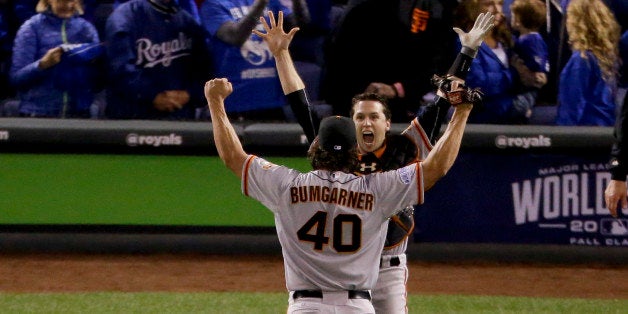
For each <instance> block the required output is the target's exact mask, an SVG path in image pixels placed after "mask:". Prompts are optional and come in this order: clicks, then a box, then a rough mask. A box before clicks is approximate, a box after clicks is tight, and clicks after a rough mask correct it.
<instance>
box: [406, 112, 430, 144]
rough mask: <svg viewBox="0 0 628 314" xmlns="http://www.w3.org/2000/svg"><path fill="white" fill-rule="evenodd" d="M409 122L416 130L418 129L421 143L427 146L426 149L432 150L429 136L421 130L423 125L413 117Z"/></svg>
mask: <svg viewBox="0 0 628 314" xmlns="http://www.w3.org/2000/svg"><path fill="white" fill-rule="evenodd" d="M411 124H412V126H413V127H414V128H415V129H416V130H417V131H419V134H420V135H421V140H422V141H423V144H425V146H427V149H429V150H432V148H433V146H432V143H430V138H429V137H428V136H427V134H426V133H425V131H424V130H423V127H422V126H421V124H420V123H419V119H417V118H414V119H413V120H412V122H411Z"/></svg>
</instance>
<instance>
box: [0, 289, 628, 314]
mask: <svg viewBox="0 0 628 314" xmlns="http://www.w3.org/2000/svg"><path fill="white" fill-rule="evenodd" d="M408 305H409V308H410V313H628V300H599V299H556V298H523V297H489V296H457V295H438V296H424V295H410V298H409V304H408ZM286 308H287V293H238V292H207V293H166V292H164V293H123V292H99V293H37V294H30V293H24V294H20V293H4V294H0V312H2V313H89V314H97V313H260V314H262V313H285V311H286Z"/></svg>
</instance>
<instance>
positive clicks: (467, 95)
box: [258, 12, 493, 313]
mask: <svg viewBox="0 0 628 314" xmlns="http://www.w3.org/2000/svg"><path fill="white" fill-rule="evenodd" d="M260 20H262V22H263V25H264V26H265V30H266V33H265V34H264V33H261V32H258V35H259V36H260V37H262V38H263V39H264V40H265V41H266V42H267V43H268V46H269V48H270V50H271V52H273V54H274V56H275V60H276V66H277V70H278V73H279V78H280V80H281V83H282V88H283V90H284V94H286V96H287V97H288V99H289V102H290V104H291V106H292V109H293V111H294V112H295V113H296V116H297V118H298V120H299V123H300V124H301V126H302V127H303V130H304V132H305V134H306V135H307V137H308V139H309V140H310V141H311V140H313V139H314V137H315V136H316V133H315V130H316V126H317V125H318V118H317V117H316V116H315V115H314V114H312V111H311V110H310V104H309V101H308V100H307V96H306V94H305V90H304V88H305V85H304V83H303V81H302V79H301V78H300V76H299V74H298V73H297V71H296V69H295V67H294V64H293V62H292V59H291V57H290V53H289V51H288V47H289V44H290V42H291V40H292V38H293V36H294V34H295V33H296V32H297V30H298V28H293V29H292V30H290V32H289V33H288V34H286V33H285V32H284V31H283V13H282V12H279V16H278V19H277V21H275V19H274V15H273V14H272V12H269V22H270V25H269V24H268V23H267V22H266V21H265V20H263V19H260ZM492 25H493V17H492V15H491V14H489V13H486V14H481V15H480V16H479V17H478V19H477V20H476V23H475V25H474V27H473V28H472V29H471V30H470V31H469V33H465V32H463V31H462V30H460V29H454V30H455V31H456V32H457V33H458V35H459V37H460V39H461V42H462V44H463V48H462V50H461V52H460V54H459V55H458V57H457V58H456V61H455V62H454V64H453V65H452V66H451V68H450V70H449V71H448V74H447V76H446V77H442V78H441V77H435V83H436V84H437V86H438V96H437V97H436V99H435V101H434V102H433V103H431V104H429V105H428V106H427V107H426V108H425V110H423V111H422V113H421V115H420V116H419V117H418V118H417V119H414V120H413V121H412V122H411V123H410V126H409V127H408V128H407V129H406V130H405V131H404V132H403V133H402V134H400V135H391V134H389V130H390V126H391V124H390V117H391V115H390V110H389V109H388V107H387V101H386V99H385V98H382V97H380V96H378V95H376V94H360V95H357V96H356V97H354V99H353V104H352V110H351V117H352V118H353V120H354V122H355V124H356V132H357V134H358V135H360V136H358V138H357V142H358V152H359V153H360V155H359V159H360V162H359V167H358V168H357V169H356V173H357V174H369V173H373V172H380V171H386V170H392V169H397V168H400V167H402V166H404V165H407V164H410V163H412V162H416V161H417V160H423V159H425V158H426V156H427V154H428V153H429V152H430V151H431V150H432V144H433V143H434V142H435V139H436V136H437V135H438V133H439V131H440V128H441V125H442V122H443V121H444V120H445V116H446V114H447V111H448V109H449V107H450V106H451V104H452V103H453V104H457V103H459V102H461V101H469V100H471V101H478V100H479V98H477V96H478V95H477V94H475V93H474V91H472V90H469V89H466V90H465V91H464V93H463V94H462V97H456V96H461V94H457V95H456V94H455V93H450V92H449V90H448V88H450V85H451V84H452V82H453V81H456V83H457V84H464V78H465V77H466V74H467V72H468V70H469V66H470V64H471V61H472V59H473V57H474V56H475V52H476V51H477V49H478V47H479V46H480V44H481V42H482V40H483V38H484V36H485V35H486V33H487V32H488V31H489V30H490V28H491V27H492ZM450 99H451V102H450ZM413 228H414V216H413V208H412V207H411V206H409V207H407V208H405V209H403V210H401V211H400V212H398V213H397V214H396V215H394V216H392V217H391V219H390V223H389V225H388V231H387V236H386V242H385V248H384V250H383V251H382V257H381V260H380V269H379V278H378V281H377V285H376V287H375V289H374V290H373V291H372V294H373V304H374V306H375V309H376V311H377V312H378V313H407V311H408V309H407V292H406V283H407V278H408V269H407V265H406V254H405V252H406V249H407V245H408V236H409V235H410V234H411V233H412V230H413Z"/></svg>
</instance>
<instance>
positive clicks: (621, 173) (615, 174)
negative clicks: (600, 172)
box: [609, 158, 628, 181]
mask: <svg viewBox="0 0 628 314" xmlns="http://www.w3.org/2000/svg"><path fill="white" fill-rule="evenodd" d="M609 165H610V169H609V171H610V173H611V180H616V181H626V173H628V171H627V170H628V169H626V168H625V167H624V165H623V164H622V163H621V162H619V159H617V158H612V159H611V161H610V162H609Z"/></svg>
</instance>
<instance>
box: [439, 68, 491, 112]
mask: <svg viewBox="0 0 628 314" xmlns="http://www.w3.org/2000/svg"><path fill="white" fill-rule="evenodd" d="M432 84H434V85H435V86H436V88H438V89H439V90H440V91H441V92H443V94H445V96H446V98H447V100H448V101H449V103H450V104H451V105H452V106H456V105H459V104H462V103H471V104H473V105H479V104H480V103H481V102H482V92H481V91H480V89H479V88H469V87H467V86H466V85H464V84H459V85H458V89H457V90H455V91H452V90H451V89H452V80H451V79H450V78H449V77H442V76H438V75H434V76H433V77H432Z"/></svg>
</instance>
